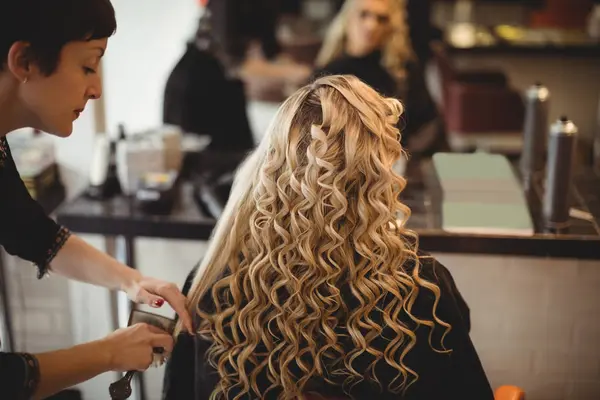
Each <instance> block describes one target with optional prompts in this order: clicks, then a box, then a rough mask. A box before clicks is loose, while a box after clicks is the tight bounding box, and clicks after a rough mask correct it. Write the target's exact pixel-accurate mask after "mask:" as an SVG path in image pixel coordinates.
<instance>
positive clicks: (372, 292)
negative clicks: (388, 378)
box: [189, 75, 450, 399]
mask: <svg viewBox="0 0 600 400" xmlns="http://www.w3.org/2000/svg"><path fill="white" fill-rule="evenodd" d="M401 112H402V106H401V104H400V103H399V102H398V101H397V100H395V99H386V98H383V97H381V96H380V95H379V94H377V93H376V92H375V91H374V90H373V89H371V88H370V87H368V86H367V85H365V84H364V83H362V82H360V81H359V80H358V79H357V78H355V77H351V76H339V75H338V76H328V77H324V78H320V79H318V80H316V81H315V82H314V83H313V84H311V85H308V86H305V87H303V88H301V89H300V90H298V91H297V92H296V93H295V94H294V95H292V96H291V97H290V98H288V99H287V100H286V101H285V103H284V104H283V105H282V106H281V108H280V109H279V111H278V112H277V114H276V116H275V118H274V120H273V121H272V123H271V126H270V127H269V130H268V132H267V134H266V135H265V137H264V138H263V140H262V142H261V143H260V145H259V146H258V148H257V149H256V150H255V151H254V152H253V153H252V154H251V155H250V156H249V158H248V159H247V160H246V161H245V162H244V163H243V165H242V166H241V167H240V168H239V171H238V173H237V175H236V178H235V182H234V184H233V187H232V191H231V195H230V199H229V201H228V203H227V206H226V207H225V210H224V212H223V215H222V217H221V218H220V220H219V222H218V223H217V226H216V228H215V231H214V233H213V237H212V240H211V242H210V245H209V247H208V250H207V253H206V256H205V257H204V259H203V261H202V263H201V264H200V267H199V270H198V272H197V274H196V277H195V279H194V283H193V285H192V289H191V291H190V303H189V304H190V307H191V310H192V311H193V312H196V313H197V315H198V317H199V318H198V320H199V321H200V326H199V330H198V333H199V334H200V335H201V336H203V337H204V338H206V339H208V340H209V341H211V342H212V344H211V347H210V350H209V352H208V358H209V361H210V362H211V363H212V364H213V366H214V367H215V368H216V369H217V370H218V372H219V374H220V382H219V384H218V386H217V387H216V389H215V391H214V392H213V398H223V396H224V395H226V394H227V393H228V391H229V390H231V389H232V388H233V389H234V390H235V391H236V392H238V391H240V393H242V394H243V393H248V392H254V395H255V396H256V397H259V398H264V397H265V393H259V391H258V387H257V385H256V380H257V376H258V375H259V373H261V372H263V373H265V372H266V373H267V375H268V378H269V380H270V382H271V383H272V386H271V388H280V389H282V391H283V392H282V393H283V394H282V396H281V398H286V399H291V398H296V397H299V396H300V395H301V394H302V393H303V391H304V389H305V385H306V383H307V382H308V381H309V380H310V379H311V378H313V377H316V376H320V377H325V376H324V375H325V373H324V370H325V368H326V365H330V364H331V363H332V362H333V363H334V364H335V367H334V370H335V371H336V373H338V374H342V375H343V377H344V379H345V388H347V387H348V386H347V385H352V384H353V383H356V382H358V381H360V380H362V379H371V380H374V381H377V378H376V377H375V376H373V373H372V372H373V371H374V369H373V370H372V369H369V371H370V372H366V374H367V375H366V376H365V377H363V376H362V371H361V372H359V371H356V370H355V369H354V368H353V360H354V359H355V358H356V357H359V356H360V355H361V354H366V353H368V354H370V355H371V356H372V357H373V358H374V362H373V365H374V364H375V363H376V362H385V363H388V364H389V365H391V366H392V367H393V368H395V369H396V370H397V371H398V376H397V379H396V380H395V381H394V382H391V384H390V389H391V390H394V391H401V390H403V389H405V388H406V387H408V386H409V385H410V383H412V382H413V381H415V380H416V379H417V378H418V374H417V372H415V371H413V370H411V369H410V366H408V365H405V364H404V362H403V360H404V358H405V356H406V354H407V353H408V352H409V351H410V350H411V348H412V347H414V345H415V343H416V336H415V334H414V332H413V331H411V330H410V329H408V328H407V327H406V326H405V325H403V323H402V322H400V320H399V315H401V314H402V315H405V316H407V317H408V318H410V319H411V320H412V321H414V322H415V323H417V324H421V325H426V326H429V327H431V328H432V331H433V328H434V327H435V326H440V325H441V326H443V327H444V328H445V332H444V335H443V336H445V334H447V333H448V331H449V330H450V326H449V325H448V324H447V323H445V322H443V321H441V320H440V319H439V318H438V317H437V316H436V311H435V310H436V308H437V304H438V301H439V297H440V290H439V288H438V287H437V286H436V285H435V284H433V283H431V282H428V281H426V280H424V279H422V278H421V277H420V276H419V266H418V257H417V254H416V245H415V243H416V242H417V237H416V235H415V234H413V233H412V232H410V231H409V230H406V229H405V228H404V227H403V226H402V223H400V222H398V220H397V218H396V216H397V215H398V213H399V212H402V213H403V214H405V215H407V216H408V215H409V214H410V210H409V209H408V208H407V207H406V206H404V205H403V204H402V203H401V202H400V201H399V199H398V196H399V194H400V192H401V191H402V190H403V188H404V187H405V185H406V182H405V180H404V178H402V177H401V176H399V175H396V174H395V173H394V172H393V171H392V165H393V163H394V162H395V161H396V159H398V157H400V156H401V153H402V148H401V146H400V142H399V136H400V133H399V131H398V129H397V128H396V123H397V121H398V118H399V116H400V114H401ZM411 243H413V244H411ZM409 259H413V260H415V261H416V262H417V267H416V268H415V269H414V271H412V272H410V273H409V272H406V271H405V270H404V269H403V268H402V266H403V265H404V264H405V262H406V261H408V260H409ZM344 284H348V285H349V287H350V288H351V290H352V294H353V296H354V297H355V298H356V299H357V300H358V301H359V302H360V304H361V307H359V308H357V309H348V308H347V307H346V305H345V303H344V299H343V298H342V296H341V294H340V288H341V287H342V286H343V285H344ZM213 285H214V286H213ZM211 286H212V287H213V289H212V293H211V294H209V290H210V287H211ZM422 290H428V291H431V292H432V293H433V295H434V296H435V299H436V300H435V304H434V306H433V309H432V316H431V319H430V320H423V319H419V318H417V317H416V316H414V315H413V314H412V313H411V308H412V306H413V303H414V301H415V299H416V297H417V295H418V293H419V292H420V291H422ZM205 295H212V299H213V302H214V304H215V305H216V312H214V313H213V312H207V311H206V310H202V309H200V307H197V305H198V304H199V303H200V300H201V299H203V298H204V296H205ZM384 299H385V307H384V308H378V307H377V304H378V303H380V304H379V305H380V306H381V303H382V302H383V301H384ZM375 315H380V316H381V317H380V318H381V321H383V324H378V323H377V322H375V321H376V320H377V319H376V318H374V316H375ZM337 326H345V327H346V329H347V332H348V334H349V335H350V338H351V339H350V340H352V342H353V350H352V351H350V352H349V353H346V352H344V350H343V349H342V346H341V344H340V338H339V337H338V335H337V334H336V332H335V330H334V329H335V327H337ZM384 326H385V328H386V329H392V330H393V331H394V335H392V336H395V337H393V338H391V339H390V341H389V343H388V344H387V347H386V348H385V349H376V348H374V347H373V346H372V345H371V342H372V340H373V339H374V338H375V337H376V336H378V335H379V334H380V333H381V331H382V330H383V329H384ZM431 341H432V339H431V336H430V338H429V344H430V345H431V346H432V347H433V345H432V344H431ZM442 341H443V337H442ZM442 348H443V344H442ZM434 350H435V349H434ZM436 351H442V352H443V351H446V350H436ZM294 367H295V368H297V371H300V372H301V373H300V374H299V375H300V376H296V375H295V374H294V373H293V372H292V368H294ZM329 371H330V372H331V371H332V370H331V369H330V370H329Z"/></svg>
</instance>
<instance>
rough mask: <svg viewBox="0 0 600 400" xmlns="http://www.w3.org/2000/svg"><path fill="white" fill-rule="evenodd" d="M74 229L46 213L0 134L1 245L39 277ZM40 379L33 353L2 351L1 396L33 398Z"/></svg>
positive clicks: (0, 369)
mask: <svg viewBox="0 0 600 400" xmlns="http://www.w3.org/2000/svg"><path fill="white" fill-rule="evenodd" d="M70 235H71V233H70V232H69V231H68V230H67V229H66V228H64V227H62V226H60V225H58V224H57V223H56V222H54V220H52V219H51V218H50V217H48V216H47V215H46V213H45V212H44V210H43V208H42V207H41V206H40V205H39V204H38V203H37V202H36V201H35V200H34V199H33V198H31V196H30V195H29V192H28V191H27V188H26V187H25V184H24V183H23V181H22V180H21V177H20V175H19V172H18V171H17V168H16V166H15V162H14V160H13V158H12V155H11V153H10V148H9V146H8V143H7V141H6V138H4V137H1V138H0V246H2V247H4V249H5V250H6V251H7V252H8V253H9V254H11V255H14V256H17V257H19V258H22V259H24V260H28V261H31V262H32V263H34V265H36V266H37V268H38V278H42V277H43V276H44V275H45V274H46V273H47V272H48V267H49V265H50V263H51V261H52V260H53V259H54V257H55V256H56V254H57V253H58V251H59V250H60V249H61V248H62V246H63V245H64V244H65V242H66V241H67V239H68V238H69V236H70ZM38 381H39V367H38V363H37V360H36V359H35V357H34V356H32V355H30V354H9V353H0V393H1V394H2V395H1V396H0V397H2V398H5V397H6V398H7V399H30V398H31V397H32V394H33V393H34V392H35V390H36V388H37V384H38Z"/></svg>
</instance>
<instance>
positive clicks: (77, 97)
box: [0, 0, 191, 400]
mask: <svg viewBox="0 0 600 400" xmlns="http://www.w3.org/2000/svg"><path fill="white" fill-rule="evenodd" d="M115 29H116V21H115V15H114V10H113V7H112V6H111V4H110V2H109V0H2V1H0V245H2V246H3V247H4V249H5V250H6V251H7V252H9V253H10V254H12V255H15V256H18V257H20V258H23V259H25V260H29V261H31V262H32V263H34V264H35V265H36V266H37V268H38V271H39V277H40V278H41V277H43V276H45V275H46V273H47V272H48V271H50V270H51V271H52V272H53V273H55V274H58V275H62V276H64V277H67V278H71V279H76V280H78V281H82V282H87V283H91V284H95V285H100V286H104V287H106V288H109V289H114V290H123V291H125V292H126V293H127V294H128V296H129V297H130V298H131V299H132V300H133V301H135V302H137V303H144V304H149V305H151V306H153V307H160V306H161V305H162V304H163V302H164V300H166V301H167V302H168V303H169V304H170V305H171V306H172V307H173V309H174V310H175V311H176V312H177V313H178V314H179V316H180V317H182V318H183V320H184V321H186V326H187V329H188V330H191V320H190V317H189V315H188V313H187V312H186V311H185V298H184V297H183V295H182V294H181V293H180V292H179V291H178V289H177V288H176V287H175V286H174V285H172V284H169V283H166V282H162V281H159V280H156V279H152V278H147V277H144V276H142V275H141V274H140V273H139V272H137V271H135V270H133V269H131V268H128V267H127V266H125V265H123V264H121V263H119V262H118V261H116V260H114V259H113V258H111V257H109V256H107V255H105V254H104V253H102V252H100V251H98V250H95V249H94V248H93V247H92V246H90V245H88V244H87V243H86V242H84V241H83V240H81V239H80V238H78V237H77V236H75V235H73V234H71V233H70V232H69V231H68V230H67V229H66V228H65V227H61V226H58V225H57V224H56V223H54V222H53V220H51V219H50V218H48V216H46V215H45V214H44V212H43V210H42V208H41V207H40V206H39V205H38V204H37V203H36V202H35V201H34V200H33V199H32V198H31V197H30V196H29V194H28V192H27V190H26V188H25V185H24V184H23V182H22V181H21V179H20V177H19V174H18V172H17V170H16V168H15V163H14V161H13V159H12V156H11V153H10V149H9V147H8V144H7V141H6V135H7V134H9V132H11V131H14V130H16V129H19V128H24V127H33V128H37V129H39V130H42V131H44V132H49V133H52V134H54V135H56V136H60V137H67V136H69V135H70V134H71V132H72V129H73V121H74V120H75V119H77V118H78V117H79V115H80V113H82V112H83V110H84V108H85V106H86V104H87V103H88V101H89V100H93V99H97V98H99V97H100V95H101V92H102V90H101V82H100V77H99V75H98V74H97V70H98V68H99V65H100V59H101V58H102V55H103V54H104V52H105V51H106V45H107V41H108V37H109V36H111V35H112V34H113V33H114V31H115ZM132 100H133V99H132ZM172 346H173V344H172V338H171V336H170V335H168V334H166V333H165V332H163V331H161V330H158V329H154V328H151V327H149V326H147V325H136V326H134V327H130V328H126V329H122V330H119V331H116V332H114V333H112V334H111V335H110V336H108V337H106V338H104V339H102V340H98V341H95V342H92V343H87V344H83V345H80V346H76V347H73V348H70V349H65V350H60V351H52V352H48V353H43V354H13V353H0V398H2V399H11V400H18V399H30V398H35V399H40V398H45V397H48V396H50V395H51V394H53V393H55V392H58V391H60V390H62V389H64V388H66V387H70V386H73V385H76V384H78V383H80V382H82V381H85V380H88V379H90V378H92V377H94V376H96V375H98V374H101V373H104V372H107V371H127V370H144V369H146V368H148V366H149V365H150V364H151V362H152V360H153V348H160V347H162V348H164V349H165V350H166V354H168V353H169V352H170V351H171V349H172Z"/></svg>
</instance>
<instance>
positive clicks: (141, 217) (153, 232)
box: [57, 163, 600, 259]
mask: <svg viewBox="0 0 600 400" xmlns="http://www.w3.org/2000/svg"><path fill="white" fill-rule="evenodd" d="M407 175H408V176H409V178H408V186H407V188H406V189H405V191H404V193H403V195H402V199H403V201H404V202H405V203H406V205H407V206H409V207H410V208H411V210H412V215H411V218H410V219H409V221H408V223H407V226H408V227H409V228H411V229H413V230H415V231H416V232H417V233H418V234H419V237H420V246H421V248H422V249H423V250H425V251H429V252H449V253H478V254H504V255H523V256H527V255H530V256H538V257H567V258H569V257H570V258H581V259H600V229H599V228H598V225H599V224H598V222H599V221H600V178H599V177H598V176H596V175H594V174H593V173H591V172H589V171H586V172H584V173H582V174H580V175H578V176H577V177H576V179H575V182H574V206H575V207H576V208H579V209H581V210H583V211H587V212H590V213H591V214H592V215H593V216H594V219H595V220H594V221H591V222H590V221H582V220H577V219H572V221H571V222H572V224H571V226H570V228H569V229H568V230H566V231H564V232H560V233H550V232H544V230H543V228H542V227H541V223H540V221H541V219H540V215H539V210H540V202H539V198H540V196H539V195H538V194H536V193H533V194H532V195H530V196H529V197H528V198H529V202H530V209H531V210H532V218H533V220H534V223H535V226H536V233H535V234H534V235H533V236H531V237H516V236H501V235H478V234H455V233H448V232H445V231H443V230H442V229H441V212H440V209H441V201H440V199H441V197H440V194H439V191H437V190H436V188H435V178H434V176H433V174H432V171H431V166H430V164H428V163H423V164H420V165H413V166H411V165H410V164H409V169H408V170H407ZM538 191H539V190H538ZM57 218H58V222H59V223H61V224H63V225H65V226H67V227H68V228H69V229H71V230H72V231H74V232H79V233H88V234H100V235H110V236H128V237H137V236H140V237H160V238H166V239H188V240H195V239H197V240H208V238H209V237H210V234H211V232H212V229H213V228H214V225H215V220H214V219H213V218H211V217H209V216H207V215H206V214H204V213H203V212H202V211H201V210H200V208H199V207H198V206H197V205H196V203H195V200H194V196H193V188H192V185H191V184H190V183H187V182H184V183H183V184H182V186H181V193H180V196H179V201H178V203H177V205H176V207H175V209H174V210H173V212H172V213H171V215H168V216H154V215H146V214H144V213H142V212H141V211H139V210H137V209H136V207H135V205H134V204H133V202H132V201H131V200H129V199H127V198H125V197H116V198H113V199H110V200H107V201H102V202H99V201H95V200H90V199H87V198H85V197H83V196H80V197H78V198H76V199H75V200H73V201H71V202H68V203H66V204H63V205H62V206H61V207H60V208H59V209H58V211H57Z"/></svg>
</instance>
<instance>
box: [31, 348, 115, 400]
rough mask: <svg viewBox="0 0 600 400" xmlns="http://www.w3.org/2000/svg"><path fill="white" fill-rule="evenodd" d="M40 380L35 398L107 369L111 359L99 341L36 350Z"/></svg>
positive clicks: (90, 377) (51, 393)
mask: <svg viewBox="0 0 600 400" xmlns="http://www.w3.org/2000/svg"><path fill="white" fill-rule="evenodd" d="M35 357H36V358H37V360H38V363H39V367H40V382H39V385H38V388H37V390H36V392H35V395H34V397H33V398H34V399H45V398H46V397H49V396H51V395H53V394H55V393H57V392H59V391H61V390H63V389H66V388H69V387H71V386H74V385H77V384H78V383H81V382H85V381H87V380H89V379H92V378H93V377H95V376H97V375H100V374H102V373H104V372H108V371H110V368H111V367H110V359H109V357H108V356H107V352H106V351H105V349H104V348H103V345H102V341H96V342H91V343H86V344H82V345H80V346H75V347H72V348H70V349H65V350H58V351H52V352H48V353H42V354H36V355H35Z"/></svg>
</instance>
